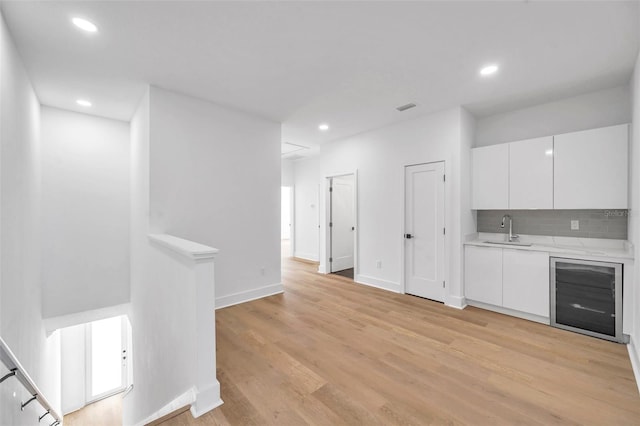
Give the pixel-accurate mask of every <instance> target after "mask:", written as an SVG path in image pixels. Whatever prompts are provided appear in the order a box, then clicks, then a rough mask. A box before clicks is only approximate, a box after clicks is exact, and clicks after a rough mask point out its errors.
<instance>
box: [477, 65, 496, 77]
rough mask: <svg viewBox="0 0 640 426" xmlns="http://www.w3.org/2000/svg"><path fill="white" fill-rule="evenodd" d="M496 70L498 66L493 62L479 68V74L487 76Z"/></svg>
mask: <svg viewBox="0 0 640 426" xmlns="http://www.w3.org/2000/svg"><path fill="white" fill-rule="evenodd" d="M497 71H498V66H497V65H495V64H491V65H487V66H485V67H482V68H481V69H480V75H483V76H488V75H492V74H495V73H496V72H497Z"/></svg>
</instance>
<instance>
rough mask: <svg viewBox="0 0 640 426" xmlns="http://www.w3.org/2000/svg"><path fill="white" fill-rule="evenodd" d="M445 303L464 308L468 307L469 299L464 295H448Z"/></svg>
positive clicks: (456, 307)
mask: <svg viewBox="0 0 640 426" xmlns="http://www.w3.org/2000/svg"><path fill="white" fill-rule="evenodd" d="M445 305H446V306H449V307H451V308H455V309H464V308H466V307H467V300H466V299H465V298H464V297H459V296H454V295H451V294H449V295H447V299H446V301H445Z"/></svg>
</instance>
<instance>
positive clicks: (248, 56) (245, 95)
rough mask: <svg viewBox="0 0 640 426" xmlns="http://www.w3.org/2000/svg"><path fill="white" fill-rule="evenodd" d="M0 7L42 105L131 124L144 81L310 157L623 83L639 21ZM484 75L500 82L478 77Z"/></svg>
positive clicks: (566, 14) (349, 7) (628, 14)
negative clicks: (276, 132)
mask: <svg viewBox="0 0 640 426" xmlns="http://www.w3.org/2000/svg"><path fill="white" fill-rule="evenodd" d="M1 6H2V11H3V14H4V15H5V19H6V21H7V23H8V26H9V28H10V31H11V33H12V35H13V37H14V39H15V42H16V44H17V46H18V49H19V51H20V53H21V55H22V57H23V60H24V62H25V66H26V68H27V70H28V73H29V75H30V77H31V79H32V82H33V85H34V87H35V90H36V92H37V94H38V97H39V98H40V100H41V102H42V103H43V104H46V105H51V106H56V107H60V108H65V109H72V110H80V107H78V106H76V105H75V103H74V102H75V99H77V98H78V97H84V98H88V99H91V101H92V102H93V105H94V106H93V107H92V108H91V111H90V112H91V113H93V114H96V115H101V116H106V117H111V118H117V119H122V120H129V119H130V118H131V116H132V114H133V112H134V110H135V108H136V106H137V103H138V101H139V99H140V97H141V95H142V93H143V91H144V87H145V85H146V84H153V85H157V86H160V87H164V88H167V89H172V90H175V91H178V92H182V93H185V94H188V95H192V96H196V97H199V98H204V99H208V100H211V101H214V102H216V103H219V104H222V105H227V106H230V107H235V108H239V109H242V110H246V111H250V112H253V113H256V114H259V115H261V116H264V117H267V118H270V119H273V120H276V121H280V122H282V123H283V142H290V143H293V144H296V145H307V146H313V145H317V144H319V143H321V142H324V141H328V140H335V139H339V138H343V137H346V136H349V135H353V134H356V133H359V132H362V131H365V130H369V129H372V128H376V127H380V126H383V125H386V124H389V123H392V122H396V121H400V120H405V119H408V118H412V117H415V116H417V115H421V114H426V113H429V112H432V111H436V110H441V109H445V108H450V107H454V106H456V105H464V106H466V107H468V108H469V110H470V111H471V112H473V113H474V114H476V115H478V116H482V115H488V114H491V113H495V112H498V111H502V110H506V109H510V108H518V107H524V106H528V105H532V104H535V103H540V102H545V101H551V100H553V99H557V98H560V97H565V96H571V95H577V94H580V93H584V92H587V91H591V90H598V89H602V88H607V87H612V86H615V85H619V84H624V83H626V82H628V81H629V78H630V75H631V72H632V68H633V65H634V62H635V58H636V54H637V50H638V41H639V37H638V27H639V23H638V21H639V19H638V18H639V16H640V15H639V13H638V3H637V2H609V1H603V2H575V1H570V2H557V1H556V2H538V1H528V2H526V1H525V2H515V1H511V2H483V1H473V2H397V1H388V2H361V1H357V2H202V1H200V2H185V1H173V2H172V1H142V2H128V1H121V2H119V1H106V2H58V1H48V2H30V1H15V2H11V1H9V2H7V1H3V2H2V3H1ZM72 16H83V17H86V18H88V19H90V20H92V21H93V22H94V23H95V24H97V25H98V27H99V32H98V33H97V34H94V35H87V34H83V33H81V32H80V31H78V30H77V29H76V28H75V27H73V26H72V25H71V24H70V18H71V17H72ZM489 62H496V63H498V64H500V66H501V69H500V71H499V73H498V75H495V76H493V77H491V78H481V77H479V76H478V69H479V67H480V66H481V65H483V64H486V63H489ZM409 102H413V103H416V104H417V105H418V107H416V108H413V109H411V110H409V111H406V112H404V113H401V112H398V111H396V110H395V107H397V106H399V105H404V104H407V103H409ZM82 111H83V112H87V111H86V110H82ZM321 122H327V123H329V124H330V125H331V129H330V130H329V131H328V132H325V133H322V132H319V131H318V129H317V126H318V124H319V123H321ZM309 151H311V150H309Z"/></svg>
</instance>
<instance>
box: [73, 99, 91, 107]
mask: <svg viewBox="0 0 640 426" xmlns="http://www.w3.org/2000/svg"><path fill="white" fill-rule="evenodd" d="M76 103H77V104H78V105H80V106H83V107H90V106H91V102H89V101H88V100H86V99H78V100H77V101H76Z"/></svg>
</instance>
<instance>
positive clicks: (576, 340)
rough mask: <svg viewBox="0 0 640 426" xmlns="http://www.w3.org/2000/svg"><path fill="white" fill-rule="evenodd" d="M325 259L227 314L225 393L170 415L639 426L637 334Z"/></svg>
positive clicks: (241, 421) (222, 350)
mask: <svg viewBox="0 0 640 426" xmlns="http://www.w3.org/2000/svg"><path fill="white" fill-rule="evenodd" d="M315 269H316V266H315V265H310V264H307V263H302V262H297V261H295V260H291V259H283V283H284V286H285V294H283V295H277V296H272V297H268V298H265V299H261V300H257V301H253V302H249V303H245V304H242V305H237V306H232V307H229V308H225V309H221V310H218V311H217V313H216V316H217V320H216V321H217V347H218V349H217V350H218V379H219V380H220V382H221V387H222V398H223V399H224V401H225V403H224V405H222V406H221V407H220V408H217V409H215V410H213V411H212V412H210V413H208V414H206V415H204V416H202V417H200V418H199V419H193V418H192V417H191V415H190V414H189V413H188V412H186V413H183V414H181V415H179V416H177V417H174V418H173V419H170V420H168V421H167V422H165V423H164V424H165V425H175V426H178V425H270V424H272V425H305V424H318V425H337V424H345V425H359V424H361V425H381V424H383V425H423V424H471V425H501V424H505V425H511V424H540V425H549V424H592V425H639V424H640V397H639V395H638V388H637V386H636V383H635V381H634V378H633V373H632V370H631V365H630V362H629V359H628V355H627V350H626V347H625V346H624V345H619V344H616V343H611V342H607V341H604V340H599V339H595V338H590V337H586V336H583V335H579V334H575V333H571V332H567V331H563V330H559V329H555V328H551V327H549V326H545V325H541V324H536V323H532V322H529V321H525V320H520V319H516V318H512V317H508V316H504V315H500V314H496V313H492V312H488V311H483V310H481V309H476V308H471V307H468V308H467V309H465V310H462V311H459V310H455V309H453V308H448V307H445V306H443V305H442V304H439V303H435V302H431V301H428V300H425V299H420V298H417V297H412V296H407V295H399V294H394V293H390V292H387V291H383V290H378V289H374V288H370V287H366V286H363V285H359V284H355V283H353V281H351V280H349V279H346V278H342V277H339V276H335V275H326V276H325V275H319V274H316V273H315V272H314V271H315Z"/></svg>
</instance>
